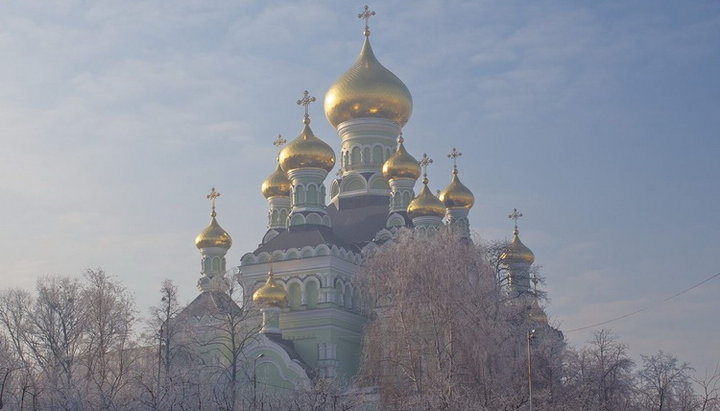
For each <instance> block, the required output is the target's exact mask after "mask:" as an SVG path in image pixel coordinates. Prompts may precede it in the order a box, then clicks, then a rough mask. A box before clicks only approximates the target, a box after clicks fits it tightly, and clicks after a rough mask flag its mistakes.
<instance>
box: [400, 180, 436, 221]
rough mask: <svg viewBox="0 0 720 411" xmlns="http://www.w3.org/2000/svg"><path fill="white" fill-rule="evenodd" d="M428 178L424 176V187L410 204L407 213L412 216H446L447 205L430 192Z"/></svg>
mask: <svg viewBox="0 0 720 411" xmlns="http://www.w3.org/2000/svg"><path fill="white" fill-rule="evenodd" d="M428 182H429V181H428V178H427V177H424V178H423V182H422V183H423V187H422V189H421V190H420V194H418V195H417V196H416V197H415V198H414V199H413V200H412V201H411V202H410V205H408V208H407V213H408V216H409V217H410V218H411V219H412V218H416V217H439V218H443V217H445V205H444V204H443V203H442V202H441V201H440V200H439V199H438V198H437V197H435V194H433V193H432V192H430V189H429V188H428Z"/></svg>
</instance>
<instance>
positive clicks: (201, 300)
mask: <svg viewBox="0 0 720 411" xmlns="http://www.w3.org/2000/svg"><path fill="white" fill-rule="evenodd" d="M241 311H242V308H240V307H239V306H238V305H237V303H235V301H233V299H232V298H230V296H229V295H228V294H227V293H224V292H222V291H205V292H202V293H200V295H198V296H197V297H195V299H194V300H192V302H191V303H190V304H188V305H187V306H186V307H185V308H183V310H182V311H180V313H178V315H177V317H176V320H182V319H187V318H200V317H204V316H213V315H218V314H226V313H236V314H237V313H239V312H241Z"/></svg>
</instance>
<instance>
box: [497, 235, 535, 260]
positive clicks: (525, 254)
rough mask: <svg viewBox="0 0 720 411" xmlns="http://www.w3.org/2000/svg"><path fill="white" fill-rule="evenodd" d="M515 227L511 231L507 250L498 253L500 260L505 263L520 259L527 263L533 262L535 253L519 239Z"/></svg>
mask: <svg viewBox="0 0 720 411" xmlns="http://www.w3.org/2000/svg"><path fill="white" fill-rule="evenodd" d="M518 234H519V232H518V230H517V228H516V229H515V231H513V239H512V242H511V243H510V245H509V246H508V248H507V250H506V251H505V252H504V253H502V254H500V261H502V262H504V263H507V262H511V261H522V262H524V263H527V264H532V263H533V262H535V254H533V252H532V251H531V250H530V249H529V248H527V246H525V244H523V243H522V241H520V237H519V236H518Z"/></svg>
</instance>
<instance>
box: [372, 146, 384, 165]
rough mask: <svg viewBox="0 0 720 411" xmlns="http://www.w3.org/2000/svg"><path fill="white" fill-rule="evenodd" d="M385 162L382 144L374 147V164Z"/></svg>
mask: <svg viewBox="0 0 720 411" xmlns="http://www.w3.org/2000/svg"><path fill="white" fill-rule="evenodd" d="M382 163H383V150H382V147H380V146H375V147H373V164H382Z"/></svg>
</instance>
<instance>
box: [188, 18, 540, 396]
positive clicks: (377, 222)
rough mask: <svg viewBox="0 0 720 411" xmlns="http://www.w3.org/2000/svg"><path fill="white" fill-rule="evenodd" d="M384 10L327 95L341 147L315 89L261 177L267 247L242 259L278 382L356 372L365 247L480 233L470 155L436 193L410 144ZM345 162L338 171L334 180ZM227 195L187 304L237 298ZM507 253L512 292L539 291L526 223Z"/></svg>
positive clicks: (260, 355)
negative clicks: (315, 124) (381, 37)
mask: <svg viewBox="0 0 720 411" xmlns="http://www.w3.org/2000/svg"><path fill="white" fill-rule="evenodd" d="M374 14H375V13H374V12H372V11H370V10H369V9H368V7H367V6H366V7H365V10H364V11H363V12H362V13H360V14H359V17H360V18H361V19H364V21H365V31H364V37H363V39H362V45H361V48H360V53H359V55H358V57H357V60H356V61H355V62H354V63H353V64H352V65H351V66H350V68H349V69H348V70H347V71H346V72H345V73H344V74H342V75H341V76H340V77H339V78H338V79H337V81H336V82H335V83H334V84H333V85H332V86H331V87H330V89H329V90H328V91H327V92H326V93H325V97H324V102H323V107H324V114H325V117H326V119H327V121H329V122H330V124H332V126H333V127H334V128H335V130H336V131H337V134H338V136H339V137H340V146H339V147H336V148H333V147H332V146H330V145H329V144H328V143H327V142H326V141H325V139H326V138H321V137H319V136H316V135H315V134H314V132H313V130H312V128H311V123H312V121H311V120H312V116H311V113H312V112H313V111H314V110H313V109H314V107H316V106H314V105H313V104H312V103H313V102H315V101H316V98H315V97H313V96H311V95H310V93H309V92H308V91H305V92H304V95H303V96H302V98H300V99H299V100H298V101H297V104H298V105H300V106H301V107H302V108H303V110H304V115H303V117H302V125H301V127H300V131H299V134H298V136H297V137H296V138H295V139H293V140H292V141H290V142H289V143H287V142H286V141H285V139H283V138H282V137H281V136H278V138H277V139H276V140H275V142H274V144H275V145H276V146H277V147H278V149H279V154H278V157H277V165H276V167H275V169H274V171H273V172H272V173H271V174H270V175H269V176H268V177H267V179H266V180H265V181H263V182H262V188H261V191H262V194H263V196H265V198H266V199H267V203H268V213H267V231H266V232H265V233H264V234H262V233H257V235H258V239H259V240H260V244H259V246H258V247H257V248H256V249H255V250H250V251H249V252H247V253H245V254H244V255H243V256H242V258H241V260H240V261H239V262H238V263H239V266H240V267H239V270H240V274H239V275H238V277H237V279H236V281H238V282H239V284H240V285H241V286H242V289H243V290H245V293H248V294H252V301H253V302H252V305H253V307H252V309H257V310H260V311H261V312H262V328H261V330H260V334H259V337H258V338H257V339H255V340H254V341H253V342H252V343H251V344H250V345H249V346H248V347H246V349H245V351H246V352H245V353H244V354H245V355H244V357H245V358H247V359H249V361H250V362H254V365H253V367H254V368H255V370H254V373H256V374H255V375H256V377H257V378H258V379H261V380H263V381H265V382H267V383H268V384H270V385H272V386H275V387H286V388H290V389H292V387H301V386H304V385H307V384H309V381H310V380H311V379H312V378H315V377H336V376H338V377H341V378H351V377H352V376H354V375H355V374H356V373H357V371H358V367H359V361H360V357H361V350H362V347H361V342H362V331H363V325H364V323H365V318H364V317H363V315H361V313H360V310H359V307H360V303H359V302H360V301H361V300H362V298H363V296H362V294H360V293H359V292H358V290H356V289H354V287H353V283H352V279H353V276H354V274H355V273H356V272H358V270H359V269H360V268H361V266H362V265H363V263H364V257H363V253H362V251H363V249H365V248H366V247H375V246H377V245H378V244H381V243H382V242H384V241H387V240H389V239H391V238H392V235H393V232H394V231H395V230H397V229H398V228H400V227H407V228H411V229H414V230H419V231H422V232H428V233H432V232H433V231H434V230H439V229H441V228H442V227H448V228H449V229H451V230H453V231H455V232H457V233H458V234H459V235H461V236H464V237H466V238H468V240H470V222H469V220H468V213H469V211H470V209H471V208H472V206H473V204H474V197H473V194H472V193H471V192H470V190H469V189H468V188H467V187H466V186H465V185H463V183H462V182H461V180H460V171H459V169H458V167H457V159H458V157H460V155H461V154H460V153H459V152H458V151H457V150H455V149H454V148H453V149H452V152H451V153H450V154H449V155H448V157H449V159H451V160H452V162H453V164H454V165H453V167H452V169H451V170H449V171H450V173H449V174H450V178H449V183H448V184H447V186H446V187H445V188H444V189H443V190H442V191H440V192H439V193H438V195H436V194H434V193H433V191H432V190H431V189H430V188H429V184H430V180H429V177H428V173H427V168H428V166H429V165H430V164H431V163H432V162H433V160H432V159H431V158H430V157H428V156H427V155H426V154H423V155H422V156H419V158H420V160H419V161H418V159H417V157H415V156H413V155H411V154H410V152H411V151H412V144H411V143H412V137H411V136H410V138H409V139H408V140H409V141H406V138H405V137H404V136H403V133H402V130H403V126H404V125H405V124H406V123H407V122H408V121H409V120H410V117H411V114H412V108H413V99H412V96H411V94H410V91H409V90H408V88H407V87H406V86H405V84H404V83H403V82H402V81H401V80H400V79H399V78H398V77H397V76H396V75H395V74H393V73H392V72H391V71H390V70H388V69H387V68H385V67H384V66H383V65H382V64H381V63H380V61H379V60H378V58H377V57H376V56H375V53H374V52H373V49H372V46H371V44H370V30H369V28H368V19H369V18H370V17H371V16H372V15H374ZM333 138H334V136H333ZM286 143H287V144H286ZM406 144H407V147H409V150H410V151H408V148H406ZM336 166H337V168H338V170H339V171H338V172H337V175H335V176H334V177H331V178H330V179H329V181H326V180H328V178H327V177H328V173H329V172H330V171H332V170H333V169H334V168H335V167H336ZM421 177H422V179H421V180H420V182H419V190H418V191H416V186H417V185H418V184H417V183H418V181H417V180H418V179H420V178H421ZM435 178H436V177H435ZM435 178H434V179H435ZM435 181H437V180H435ZM326 187H329V192H328V190H327V189H326ZM217 195H218V194H217V193H216V192H215V191H214V189H213V192H211V194H210V195H209V196H208V197H209V198H210V199H211V200H213V209H212V214H211V222H210V225H209V226H208V227H207V228H205V229H204V230H203V231H202V232H201V233H200V234H199V235H198V237H197V239H196V246H197V248H198V249H199V250H200V253H201V255H202V265H201V266H202V271H201V276H200V280H199V281H198V288H199V289H200V291H201V294H200V296H198V298H197V299H196V300H195V301H193V302H192V303H191V304H190V305H189V306H188V307H187V308H186V310H195V311H197V310H200V311H202V310H203V309H210V308H208V307H211V306H212V307H216V308H213V309H217V307H218V306H221V305H228V306H229V305H232V304H234V303H233V302H232V300H231V299H230V298H229V297H227V290H228V287H229V284H228V283H227V280H226V279H225V273H226V271H227V264H226V261H225V254H226V252H227V251H228V249H229V248H230V246H231V244H232V241H231V239H230V235H229V234H228V233H227V232H226V231H225V230H224V229H223V228H222V227H221V226H220V224H219V222H218V220H217V216H216V212H215V207H214V199H215V198H216V197H217ZM515 214H516V215H515V216H514V217H513V218H515V219H517V217H518V215H517V213H516V212H515ZM511 217H512V215H511ZM501 260H502V264H504V266H506V268H507V271H508V272H509V273H510V274H509V277H510V280H509V284H510V292H513V293H525V292H530V291H531V287H530V280H531V279H530V276H529V274H528V272H529V271H528V269H529V266H530V265H531V264H532V262H533V260H534V256H533V254H532V252H531V251H530V250H529V249H528V248H527V247H526V246H524V245H523V244H522V242H521V241H520V238H519V234H518V230H517V225H516V226H515V231H514V233H513V240H512V243H511V245H510V247H509V248H508V250H507V251H506V252H505V253H504V254H503V255H502V257H501ZM248 294H246V295H248Z"/></svg>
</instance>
